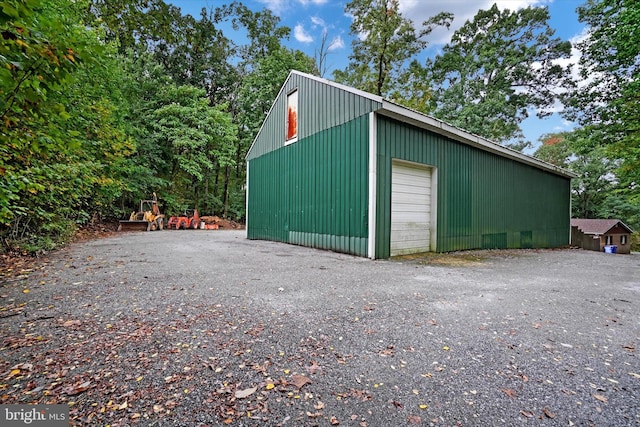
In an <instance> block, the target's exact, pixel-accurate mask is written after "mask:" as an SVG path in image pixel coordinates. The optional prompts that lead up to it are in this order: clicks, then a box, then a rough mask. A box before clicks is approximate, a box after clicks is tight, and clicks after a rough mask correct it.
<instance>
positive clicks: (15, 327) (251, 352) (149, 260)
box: [0, 230, 640, 427]
mask: <svg viewBox="0 0 640 427" xmlns="http://www.w3.org/2000/svg"><path fill="white" fill-rule="evenodd" d="M106 236H107V237H104V238H99V239H96V238H91V236H88V238H86V239H84V240H82V241H79V242H77V243H75V244H73V245H71V246H70V247H68V248H66V249H64V250H61V251H58V252H55V253H52V254H50V255H48V256H47V257H42V258H40V259H38V260H36V261H35V262H33V263H31V264H14V265H13V267H12V268H13V271H5V272H4V276H3V277H2V279H0V280H2V283H1V284H0V334H1V335H0V336H1V338H2V342H1V345H0V404H9V403H47V404H52V403H64V404H68V405H69V407H70V414H71V416H72V422H71V425H77V426H84V425H100V426H105V425H111V426H128V425H139V426H169V425H171V426H173V425H175V426H216V425H237V426H254V425H255V426H278V425H284V426H314V425H320V426H322V425H328V426H330V425H343V426H361V427H366V426H391V425H393V426H400V425H425V426H426V425H431V426H457V425H462V426H486V425H508V426H512V425H545V426H548V425H551V426H555V425H557V426H568V425H569V426H571V425H575V426H591V425H593V426H605V425H606V426H613V425H615V426H623V425H629V426H631V425H640V403H638V402H640V363H639V361H638V355H637V351H638V350H637V348H638V342H639V340H640V312H639V311H638V304H639V303H640V255H639V254H632V255H610V254H601V253H596V252H587V251H582V250H522V251H470V252H462V253H457V254H430V255H424V256H418V257H416V256H413V257H402V258H397V259H393V260H386V261H381V260H378V261H372V260H368V259H363V258H356V257H352V256H349V255H344V254H337V253H333V252H327V251H321V250H315V249H311V248H303V247H297V246H292V245H285V244H280V243H275V242H265V241H250V240H247V239H246V238H245V232H244V231H234V230H231V231H229V230H183V231H161V232H148V233H138V232H136V233H107V234H106Z"/></svg>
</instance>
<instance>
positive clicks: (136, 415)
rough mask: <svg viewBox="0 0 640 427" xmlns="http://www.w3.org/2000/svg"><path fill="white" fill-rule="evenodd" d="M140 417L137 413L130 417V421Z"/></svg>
mask: <svg viewBox="0 0 640 427" xmlns="http://www.w3.org/2000/svg"><path fill="white" fill-rule="evenodd" d="M141 416H142V415H141V414H140V413H139V412H136V413H135V414H133V415H131V419H132V420H135V419H138V418H140V417H141Z"/></svg>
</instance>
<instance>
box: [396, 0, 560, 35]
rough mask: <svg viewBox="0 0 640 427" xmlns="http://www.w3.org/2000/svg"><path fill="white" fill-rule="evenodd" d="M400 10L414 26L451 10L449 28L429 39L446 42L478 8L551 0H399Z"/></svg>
mask: <svg viewBox="0 0 640 427" xmlns="http://www.w3.org/2000/svg"><path fill="white" fill-rule="evenodd" d="M399 1H400V12H401V13H402V15H403V16H404V17H407V18H410V19H411V20H412V21H413V23H414V24H415V25H416V27H419V26H420V25H422V23H423V22H424V21H426V20H427V19H429V18H430V17H432V16H433V15H436V14H438V13H440V12H451V13H453V15H454V19H453V23H452V24H451V28H449V29H448V30H447V29H446V28H436V29H435V30H434V31H433V33H431V36H430V37H429V40H430V42H431V43H432V44H446V43H448V42H449V41H450V40H451V36H452V35H453V33H454V32H455V31H456V30H457V29H459V28H460V27H462V26H463V25H464V23H465V22H467V21H468V20H471V19H473V17H474V16H475V15H476V14H477V13H478V11H479V10H480V9H483V10H487V9H490V8H491V6H492V5H493V4H494V3H496V4H497V5H498V8H499V9H509V10H518V9H522V8H525V7H528V6H544V5H546V4H549V3H551V0H430V1H429V7H424V3H425V2H424V0H399Z"/></svg>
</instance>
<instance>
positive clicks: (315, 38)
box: [165, 0, 585, 153]
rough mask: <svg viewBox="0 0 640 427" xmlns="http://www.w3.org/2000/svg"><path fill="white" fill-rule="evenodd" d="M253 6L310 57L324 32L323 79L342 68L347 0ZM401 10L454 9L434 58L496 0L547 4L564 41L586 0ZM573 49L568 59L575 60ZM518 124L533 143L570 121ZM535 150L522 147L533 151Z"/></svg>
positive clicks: (467, 0)
mask: <svg viewBox="0 0 640 427" xmlns="http://www.w3.org/2000/svg"><path fill="white" fill-rule="evenodd" d="M165 1H167V2H168V3H172V4H174V5H175V6H178V7H180V9H181V10H182V13H183V14H190V15H192V16H194V17H199V16H200V11H201V10H202V8H206V9H208V10H210V9H215V8H216V7H219V6H222V5H224V4H228V3H231V0H165ZM241 2H242V3H243V4H244V5H245V6H247V7H249V8H250V9H251V10H254V11H259V10H262V9H265V8H266V9H269V10H271V11H272V12H273V14H275V15H277V16H279V17H280V20H281V21H280V23H281V25H284V26H287V27H289V28H291V37H290V39H289V40H288V41H285V42H284V45H285V46H287V47H289V48H293V49H299V50H301V51H303V52H305V53H306V54H307V55H309V56H311V57H313V56H314V52H315V51H317V50H318V49H319V48H320V43H321V41H322V35H323V33H324V32H326V34H327V41H328V43H329V44H330V47H329V52H330V54H329V55H328V58H327V63H328V65H329V70H328V72H327V73H326V74H325V75H324V77H325V78H327V79H329V80H331V78H332V75H331V73H332V72H333V70H335V69H341V68H344V67H346V65H347V63H348V57H349V54H350V53H351V40H352V37H351V35H350V34H349V26H350V25H351V17H349V16H348V15H347V14H345V11H344V7H345V4H346V3H347V2H348V0H241ZM399 2H400V12H401V13H402V15H403V16H404V17H406V18H409V19H411V20H412V21H413V22H414V24H416V26H418V25H420V24H421V23H422V22H423V21H424V20H426V19H427V18H429V17H430V16H433V15H435V14H437V13H439V12H452V13H453V14H454V21H453V24H452V26H451V28H450V29H449V30H445V29H442V30H436V31H434V32H433V33H432V34H431V35H430V36H429V39H428V40H429V42H430V44H429V46H428V48H427V49H426V50H425V51H424V52H423V54H422V55H421V57H420V59H426V58H427V57H434V56H435V55H437V54H438V53H439V52H440V51H441V49H442V47H443V46H444V45H445V44H446V43H447V42H448V41H449V40H450V38H451V35H452V34H453V32H454V31H455V30H456V29H458V28H459V27H461V26H462V25H463V24H464V23H465V22H466V21H467V20H470V19H473V16H475V14H476V13H477V12H478V11H479V10H481V9H485V10H486V9H488V8H490V7H491V6H492V5H493V3H497V5H498V7H499V8H501V9H510V10H515V9H519V8H523V7H527V6H548V7H549V14H550V16H551V19H550V22H549V24H550V26H551V27H552V28H554V29H555V30H556V36H557V37H560V38H561V39H563V40H572V41H573V40H578V39H580V38H581V37H582V36H583V34H584V25H583V24H581V23H580V22H578V16H577V13H576V11H575V10H576V8H577V7H578V6H580V5H582V4H584V3H585V0H399ZM223 31H224V34H225V36H226V37H228V38H231V39H234V38H236V41H237V43H239V44H243V43H244V42H245V40H244V39H243V38H244V35H243V33H242V32H237V33H234V31H233V30H231V29H229V30H227V29H223ZM577 55H578V53H577V52H574V57H573V58H572V60H571V61H570V62H572V63H576V62H577ZM531 116H532V117H530V118H529V119H527V120H525V122H523V123H522V129H523V132H524V134H525V138H526V139H528V140H529V141H531V142H532V143H534V144H535V145H537V141H538V138H539V137H540V136H541V135H543V134H546V133H551V132H559V131H563V130H570V129H571V128H572V124H571V123H569V122H566V121H564V120H563V119H562V118H561V117H560V116H559V115H558V114H557V113H555V114H553V115H552V116H551V117H548V118H546V119H542V120H541V119H538V118H537V117H535V114H532V115H531ZM532 151H535V150H534V149H530V150H526V151H525V152H529V153H531V152H532Z"/></svg>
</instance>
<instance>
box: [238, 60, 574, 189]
mask: <svg viewBox="0 0 640 427" xmlns="http://www.w3.org/2000/svg"><path fill="white" fill-rule="evenodd" d="M292 76H300V77H302V78H306V79H309V80H312V81H315V82H317V83H321V84H324V85H328V86H330V87H332V88H335V89H339V90H343V91H345V92H348V93H351V94H354V95H356V96H360V97H363V98H365V99H368V100H370V101H373V103H375V104H377V105H379V106H380V107H379V108H378V109H377V110H375V113H378V114H381V115H384V116H386V117H390V118H392V119H395V120H398V121H401V122H403V123H407V124H410V125H413V126H416V127H418V128H422V129H426V130H429V131H431V132H434V133H437V134H439V135H442V136H445V137H448V138H451V139H453V140H456V141H459V142H462V143H464V144H467V145H470V146H472V147H476V148H479V149H481V150H483V151H488V152H491V153H494V154H497V155H499V156H502V157H506V158H509V159H512V160H516V161H518V162H521V163H525V164H528V165H530V166H534V167H536V168H538V169H542V170H545V171H547V172H552V173H554V174H556V175H560V176H563V177H565V178H576V177H577V175H576V174H574V173H573V172H571V171H568V170H566V169H563V168H561V167H558V166H556V165H554V164H551V163H547V162H545V161H542V160H540V159H537V158H535V157H533V156H529V155H527V154H524V153H521V152H520V151H516V150H513V149H511V148H508V147H505V146H503V145H500V144H498V143H495V142H493V141H490V140H489V139H487V138H483V137H481V136H478V135H475V134H472V133H470V132H467V131H465V130H463V129H461V128H458V127H456V126H453V125H450V124H448V123H446V122H444V121H442V120H440V119H436V118H435V117H432V116H429V115H427V114H424V113H421V112H419V111H416V110H412V109H410V108H407V107H404V106H402V105H400V104H396V103H394V102H392V101H389V100H387V99H384V98H383V97H381V96H378V95H374V94H372V93H369V92H364V91H362V90H359V89H356V88H353V87H349V86H345V85H343V84H340V83H336V82H333V81H331V80H327V79H324V78H321V77H318V76H314V75H311V74H306V73H302V72H300V71H296V70H292V71H291V72H290V73H289V76H287V79H286V80H285V82H284V83H283V85H282V87H281V88H280V91H279V93H278V95H277V97H276V100H277V99H278V98H280V96H282V95H283V91H284V89H285V87H286V86H287V83H288V82H289V80H291V78H292ZM274 106H275V101H274V103H273V105H272V106H271V109H270V110H269V112H268V113H267V117H269V115H270V114H271V113H272V111H273V109H274ZM265 122H266V119H265V120H264V122H263V124H262V127H261V128H260V130H259V131H258V134H257V135H256V137H255V139H254V140H253V143H252V144H251V147H250V148H249V151H248V153H247V158H249V154H250V153H251V151H252V149H253V147H254V145H255V144H256V141H257V140H258V137H259V136H260V133H261V132H262V131H263V129H264V126H265Z"/></svg>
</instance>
